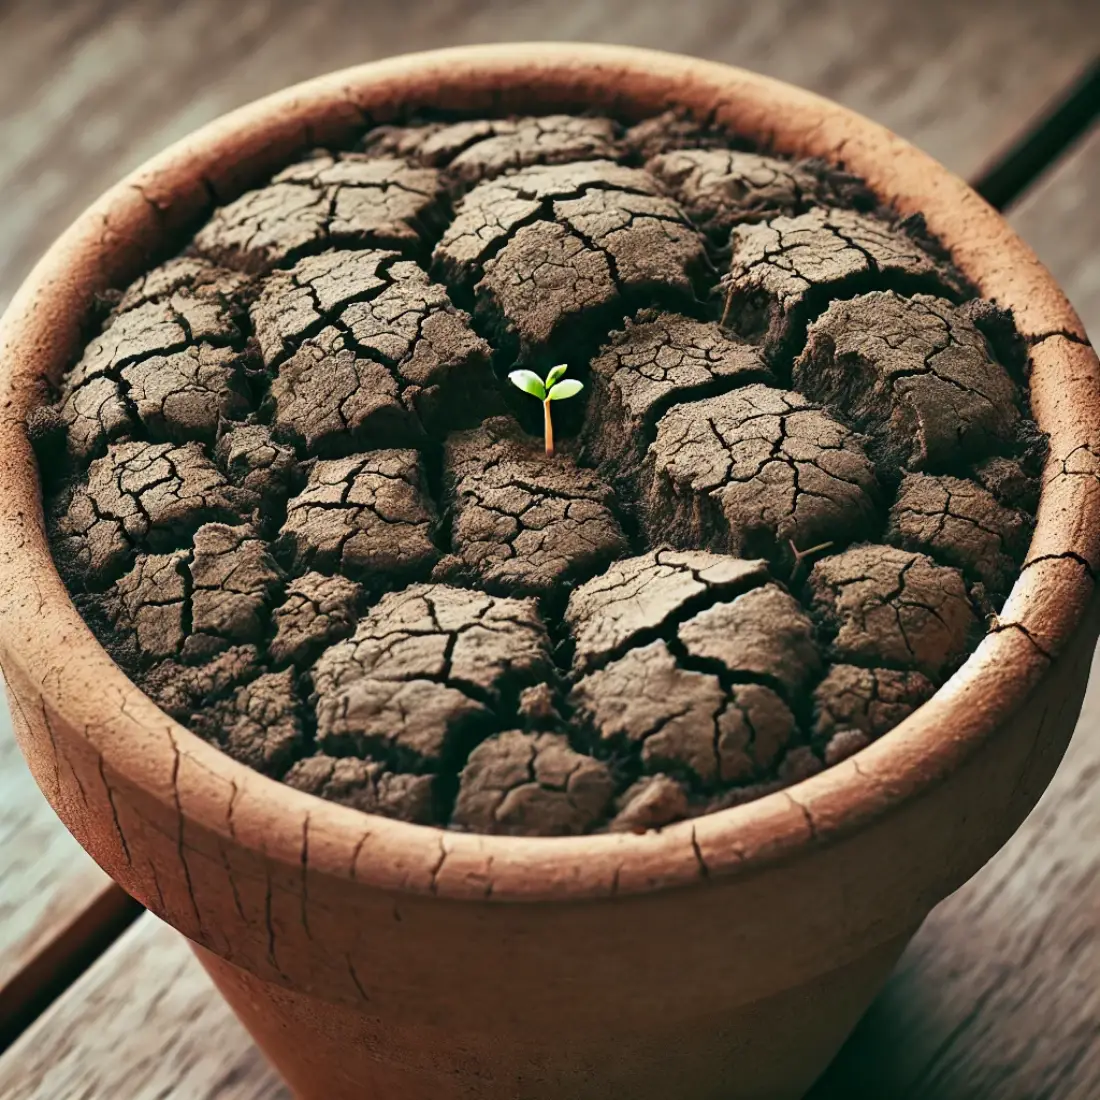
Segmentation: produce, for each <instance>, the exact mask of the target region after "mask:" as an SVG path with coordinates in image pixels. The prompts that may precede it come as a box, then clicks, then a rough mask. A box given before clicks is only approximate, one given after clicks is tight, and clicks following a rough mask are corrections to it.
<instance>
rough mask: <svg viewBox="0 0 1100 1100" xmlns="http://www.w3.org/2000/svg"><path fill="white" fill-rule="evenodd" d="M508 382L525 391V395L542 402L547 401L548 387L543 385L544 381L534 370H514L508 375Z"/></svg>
mask: <svg viewBox="0 0 1100 1100" xmlns="http://www.w3.org/2000/svg"><path fill="white" fill-rule="evenodd" d="M508 380H509V381H510V382H511V383H512V385H513V386H516V387H517V388H518V389H521V390H523V392H524V393H529V394H530V395H531V396H532V397H537V398H538V399H539V400H540V401H545V400H546V387H545V386H544V385H543V384H542V379H541V378H539V376H538V375H537V374H535V372H534V371H533V370H514V371H512V373H511V374H509V375H508Z"/></svg>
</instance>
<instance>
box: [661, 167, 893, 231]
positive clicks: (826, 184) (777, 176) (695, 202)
mask: <svg viewBox="0 0 1100 1100" xmlns="http://www.w3.org/2000/svg"><path fill="white" fill-rule="evenodd" d="M646 168H647V170H648V171H649V172H651V173H652V174H653V175H654V176H655V177H656V178H657V179H659V180H660V181H661V182H662V183H663V184H664V185H665V186H666V187H667V188H668V189H669V191H670V192H671V193H672V195H673V196H674V197H675V198H676V200H677V201H678V202H679V203H680V205H681V206H682V207H683V208H684V210H685V212H686V213H687V215H688V217H689V218H691V220H692V221H693V222H694V223H695V224H696V225H697V226H698V227H699V228H700V229H701V230H702V231H703V232H704V233H706V234H707V236H708V237H709V238H710V239H711V240H712V241H713V242H714V243H715V244H716V245H718V246H719V247H721V248H725V247H726V246H727V245H728V242H729V234H730V230H732V229H733V228H734V226H737V225H742V224H746V223H750V222H760V221H768V220H770V219H771V218H776V217H779V216H780V215H794V214H804V213H805V212H806V211H807V210H811V209H813V208H815V207H823V208H826V209H828V208H831V207H838V206H839V207H844V208H846V209H853V210H870V209H872V208H873V207H874V205H875V199H874V196H873V195H872V194H871V193H870V192H869V191H868V190H867V189H866V188H865V187H864V186H863V185H862V184H861V183H860V182H859V181H858V180H856V179H854V178H853V177H850V176H845V175H844V174H843V173H840V172H837V171H835V170H830V169H829V168H828V166H827V165H825V164H823V163H821V162H819V161H795V162H791V161H788V160H780V159H778V158H777V157H766V156H761V155H760V154H759V153H748V152H744V151H741V150H737V149H721V148H712V149H677V150H675V151H673V152H666V153H660V154H658V155H657V156H655V157H653V158H652V159H651V160H649V161H647V163H646Z"/></svg>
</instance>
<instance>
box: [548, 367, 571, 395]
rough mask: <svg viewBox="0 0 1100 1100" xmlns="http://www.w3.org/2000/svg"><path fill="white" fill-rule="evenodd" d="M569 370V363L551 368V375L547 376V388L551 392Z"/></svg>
mask: <svg viewBox="0 0 1100 1100" xmlns="http://www.w3.org/2000/svg"><path fill="white" fill-rule="evenodd" d="M568 369H569V364H568V363H559V364H558V365H557V366H556V367H551V368H550V373H549V374H548V375H547V376H546V388H547V389H548V390H549V389H551V388H552V387H553V385H554V383H555V382H557V380H558V379H559V378H561V376H562V375H563V374H565V372H566V371H567V370H568Z"/></svg>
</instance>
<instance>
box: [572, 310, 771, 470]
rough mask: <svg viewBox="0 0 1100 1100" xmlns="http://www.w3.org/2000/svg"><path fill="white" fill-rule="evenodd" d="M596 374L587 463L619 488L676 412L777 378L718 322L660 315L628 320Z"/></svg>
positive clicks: (585, 439) (646, 313) (595, 364)
mask: <svg viewBox="0 0 1100 1100" xmlns="http://www.w3.org/2000/svg"><path fill="white" fill-rule="evenodd" d="M590 370H591V374H590V380H589V386H590V389H591V396H590V398H589V400H588V417H587V420H586V421H585V425H584V430H583V433H582V436H581V441H582V447H583V455H584V458H585V460H586V461H588V462H590V463H592V465H594V466H597V467H599V468H600V470H602V471H603V472H605V473H608V474H610V475H611V476H613V477H614V478H615V479H616V480H619V481H621V480H624V479H628V478H629V477H630V476H631V475H632V474H633V472H634V470H635V469H636V467H637V465H638V463H640V462H641V461H642V459H643V458H644V456H645V452H646V449H647V448H648V446H649V443H650V440H651V439H652V438H653V434H654V432H655V431H656V427H657V422H658V421H659V420H660V418H661V416H662V415H663V414H664V413H665V412H666V411H667V410H668V409H669V408H670V407H671V406H672V405H674V404H677V403H679V402H684V401H694V400H697V399H698V398H701V397H708V396H710V395H712V394H715V393H719V392H721V391H723V390H726V389H733V388H734V387H736V386H742V385H744V384H745V383H746V382H752V381H758V380H764V379H767V378H768V377H769V372H768V369H767V367H766V366H765V365H764V359H763V356H762V355H761V354H760V351H759V349H757V348H754V347H752V346H750V345H748V344H744V343H741V342H740V341H737V340H735V339H730V338H729V337H728V336H727V335H726V334H724V333H723V332H722V331H721V330H720V329H719V328H718V326H717V325H716V324H714V323H713V322H704V321H696V320H694V319H692V318H690V317H685V316H683V315H682V314H676V313H661V312H658V311H657V310H642V311H641V312H640V313H639V314H638V315H637V317H635V318H633V319H628V320H627V322H626V327H625V328H624V329H622V330H620V331H619V332H616V333H614V334H613V335H612V337H611V340H610V341H609V342H608V343H607V344H606V345H604V347H603V348H601V349H600V352H599V355H598V356H597V357H596V358H595V359H593V360H592V364H591V368H590Z"/></svg>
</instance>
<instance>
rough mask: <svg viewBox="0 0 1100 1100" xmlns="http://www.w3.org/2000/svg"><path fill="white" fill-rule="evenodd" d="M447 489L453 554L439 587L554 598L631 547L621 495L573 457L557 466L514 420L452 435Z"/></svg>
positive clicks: (442, 567)
mask: <svg viewBox="0 0 1100 1100" xmlns="http://www.w3.org/2000/svg"><path fill="white" fill-rule="evenodd" d="M444 483H445V492H446V494H447V500H448V502H449V508H450V512H451V515H452V525H451V551H452V552H451V554H449V555H448V556H447V557H446V558H444V559H443V560H442V561H441V562H440V563H439V565H438V566H437V567H436V571H435V577H436V579H437V580H450V581H462V582H463V583H468V584H475V585H477V586H478V587H481V588H484V589H485V590H486V591H488V592H498V593H500V594H502V595H530V596H542V597H544V598H551V597H554V596H560V594H561V591H562V587H563V585H565V584H567V583H574V582H576V581H577V580H585V579H587V578H588V577H590V576H592V575H593V574H594V573H597V572H599V571H600V570H601V569H603V568H604V567H605V566H606V565H608V564H609V563H610V562H611V561H613V560H614V559H615V558H618V557H621V556H622V555H623V554H625V553H627V551H628V550H629V546H628V544H627V541H626V537H625V536H624V535H623V532H622V529H621V528H620V526H619V521H618V520H617V519H616V518H615V514H614V512H613V511H612V508H611V504H612V493H611V489H610V488H609V487H608V486H607V485H606V484H604V482H603V481H601V479H600V478H599V477H598V476H597V475H596V474H594V473H593V472H592V471H591V470H584V469H581V468H579V467H578V466H576V465H575V464H574V463H573V462H572V461H571V460H570V459H568V458H566V457H562V458H561V459H559V460H558V461H556V462H547V461H546V458H545V455H544V454H543V453H542V448H541V447H540V446H539V445H538V443H536V442H534V441H532V440H531V439H530V438H527V437H525V436H524V435H523V433H522V432H521V431H520V429H519V426H518V425H517V424H516V423H515V422H514V421H510V420H507V419H504V418H501V419H497V420H489V421H486V423H485V424H484V425H483V426H482V427H481V428H479V429H477V430H475V431H471V432H459V433H456V434H454V435H452V436H451V437H450V438H449V439H448V440H447V443H446V447H445V451H444Z"/></svg>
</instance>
